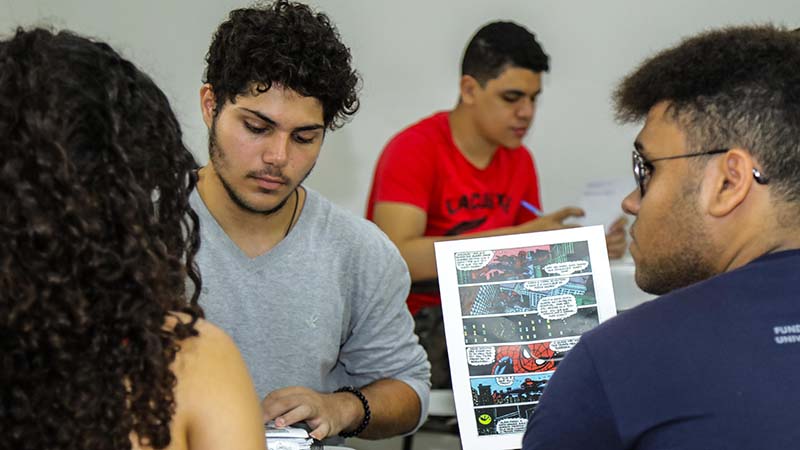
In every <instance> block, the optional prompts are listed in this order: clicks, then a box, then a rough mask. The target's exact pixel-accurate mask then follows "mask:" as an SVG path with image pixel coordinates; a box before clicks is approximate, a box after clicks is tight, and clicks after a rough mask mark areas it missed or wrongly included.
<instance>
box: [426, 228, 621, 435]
mask: <svg viewBox="0 0 800 450" xmlns="http://www.w3.org/2000/svg"><path fill="white" fill-rule="evenodd" d="M435 249H436V266H437V270H438V273H439V287H440V291H441V297H442V310H443V315H444V325H445V334H446V337H447V350H448V353H449V357H450V371H451V376H452V381H453V393H454V396H455V404H456V413H457V416H458V423H459V430H460V433H461V445H462V448H463V450H483V449H496V450H504V449H514V448H520V447H521V446H522V435H523V433H524V431H525V426H526V425H527V420H528V418H529V417H530V416H531V414H532V413H533V410H534V409H535V407H536V404H538V399H539V396H540V395H541V391H542V389H543V388H544V385H545V384H546V383H547V380H549V378H550V376H551V375H552V373H553V371H554V370H556V366H557V365H558V363H559V362H560V361H561V360H562V359H563V357H564V355H565V354H566V352H567V351H568V350H569V349H570V348H572V347H573V346H574V345H575V344H576V343H577V341H578V339H579V337H580V334H581V333H583V332H585V331H587V330H588V329H591V328H592V327H594V326H596V325H597V324H598V323H600V322H602V321H604V320H606V319H608V318H610V317H612V316H614V315H615V314H616V309H615V305H614V289H613V287H612V284H611V272H610V269H609V263H608V254H607V252H606V246H605V233H604V232H603V227H601V226H593V227H583V228H572V229H566V230H558V231H547V232H540V233H527V234H517V235H508V236H496V237H488V238H477V239H464V240H456V241H446V242H437V243H436V244H435Z"/></svg>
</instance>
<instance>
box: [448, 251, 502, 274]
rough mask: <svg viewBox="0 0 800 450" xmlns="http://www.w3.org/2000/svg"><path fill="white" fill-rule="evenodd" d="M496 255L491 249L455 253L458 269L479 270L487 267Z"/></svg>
mask: <svg viewBox="0 0 800 450" xmlns="http://www.w3.org/2000/svg"><path fill="white" fill-rule="evenodd" d="M493 257H494V252H493V251H491V250H482V251H475V252H458V253H456V255H455V258H456V269H458V270H478V269H482V268H484V267H486V265H487V264H489V261H491V260H492V258H493Z"/></svg>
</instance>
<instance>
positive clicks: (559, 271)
mask: <svg viewBox="0 0 800 450" xmlns="http://www.w3.org/2000/svg"><path fill="white" fill-rule="evenodd" d="M587 267H589V261H566V262H560V263H553V264H548V265H546V266H544V271H545V272H547V273H549V274H550V275H570V274H573V273H575V272H579V271H581V270H583V269H585V268H587Z"/></svg>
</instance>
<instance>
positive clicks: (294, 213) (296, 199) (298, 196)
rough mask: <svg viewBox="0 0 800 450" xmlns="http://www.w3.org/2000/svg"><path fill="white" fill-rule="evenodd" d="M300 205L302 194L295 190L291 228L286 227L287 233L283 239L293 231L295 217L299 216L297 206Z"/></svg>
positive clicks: (290, 221)
mask: <svg viewBox="0 0 800 450" xmlns="http://www.w3.org/2000/svg"><path fill="white" fill-rule="evenodd" d="M299 203H300V194H298V193H297V188H295V190H294V209H293V210H292V218H291V219H289V226H288V227H286V233H284V234H283V237H284V238H285V237H286V236H288V235H289V231H291V229H292V222H294V216H296V215H297V205H298V204H299Z"/></svg>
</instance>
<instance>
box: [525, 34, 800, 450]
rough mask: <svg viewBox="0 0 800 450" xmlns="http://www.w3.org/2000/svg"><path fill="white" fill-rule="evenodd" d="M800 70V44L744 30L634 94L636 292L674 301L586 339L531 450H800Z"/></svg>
mask: <svg viewBox="0 0 800 450" xmlns="http://www.w3.org/2000/svg"><path fill="white" fill-rule="evenodd" d="M798 68H800V36H798V34H797V33H791V32H788V31H786V30H782V29H778V28H775V27H772V26H760V27H733V28H726V29H721V30H716V31H710V32H706V33H703V34H700V35H698V36H696V37H693V38H690V39H688V40H685V41H684V42H682V43H680V44H679V45H678V46H676V47H674V48H671V49H668V50H666V51H663V52H661V53H659V54H657V55H656V56H655V57H652V58H651V59H649V60H647V61H645V63H644V64H643V65H641V66H640V67H639V68H638V69H637V70H636V71H635V72H634V73H632V74H631V75H629V76H628V77H627V78H625V79H624V80H623V81H622V83H621V84H620V86H619V87H618V89H617V91H616V93H615V102H616V108H617V116H618V118H619V119H620V120H622V121H626V122H630V121H639V120H641V119H644V120H645V122H644V127H643V129H642V130H641V132H640V133H639V135H638V137H637V138H636V142H635V143H634V147H635V149H634V151H633V171H634V175H635V176H636V179H637V181H638V188H637V189H636V190H635V191H634V192H632V193H631V194H630V195H628V197H626V198H625V200H624V201H623V204H622V205H623V209H624V210H625V211H627V212H628V213H630V214H633V215H634V216H636V221H635V222H634V223H633V225H632V227H631V237H632V243H631V247H630V249H631V254H632V255H633V258H634V260H635V262H636V282H637V284H638V285H639V286H640V287H641V288H642V289H643V290H645V291H647V292H651V293H654V294H659V295H662V297H660V298H658V299H656V300H653V301H651V302H648V303H645V304H643V305H641V306H639V307H638V308H635V309H633V310H631V311H629V312H626V313H623V314H621V315H620V316H617V317H616V318H614V319H612V320H609V321H608V322H606V323H604V324H602V325H600V326H599V327H597V328H596V329H594V330H592V331H590V332H588V333H586V334H585V335H584V336H583V337H582V338H581V340H580V342H579V343H578V345H577V346H575V347H574V348H573V349H572V350H571V351H570V353H569V354H568V355H567V357H566V358H565V360H564V361H563V362H562V363H561V364H560V365H559V368H558V370H557V371H556V372H555V374H554V375H553V377H552V379H551V380H550V382H549V383H548V385H547V387H546V388H545V390H544V395H543V397H542V400H541V402H540V404H539V406H538V408H537V410H536V412H535V413H534V415H533V417H532V418H531V419H530V421H529V423H528V429H527V432H526V433H525V437H524V445H523V448H524V449H525V450H541V449H559V450H569V449H600V450H603V449H703V450H713V449H759V450H762V449H789V448H800V422H799V421H798V419H800V383H798V382H797V380H798V374H799V373H800V70H799V69H798Z"/></svg>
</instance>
